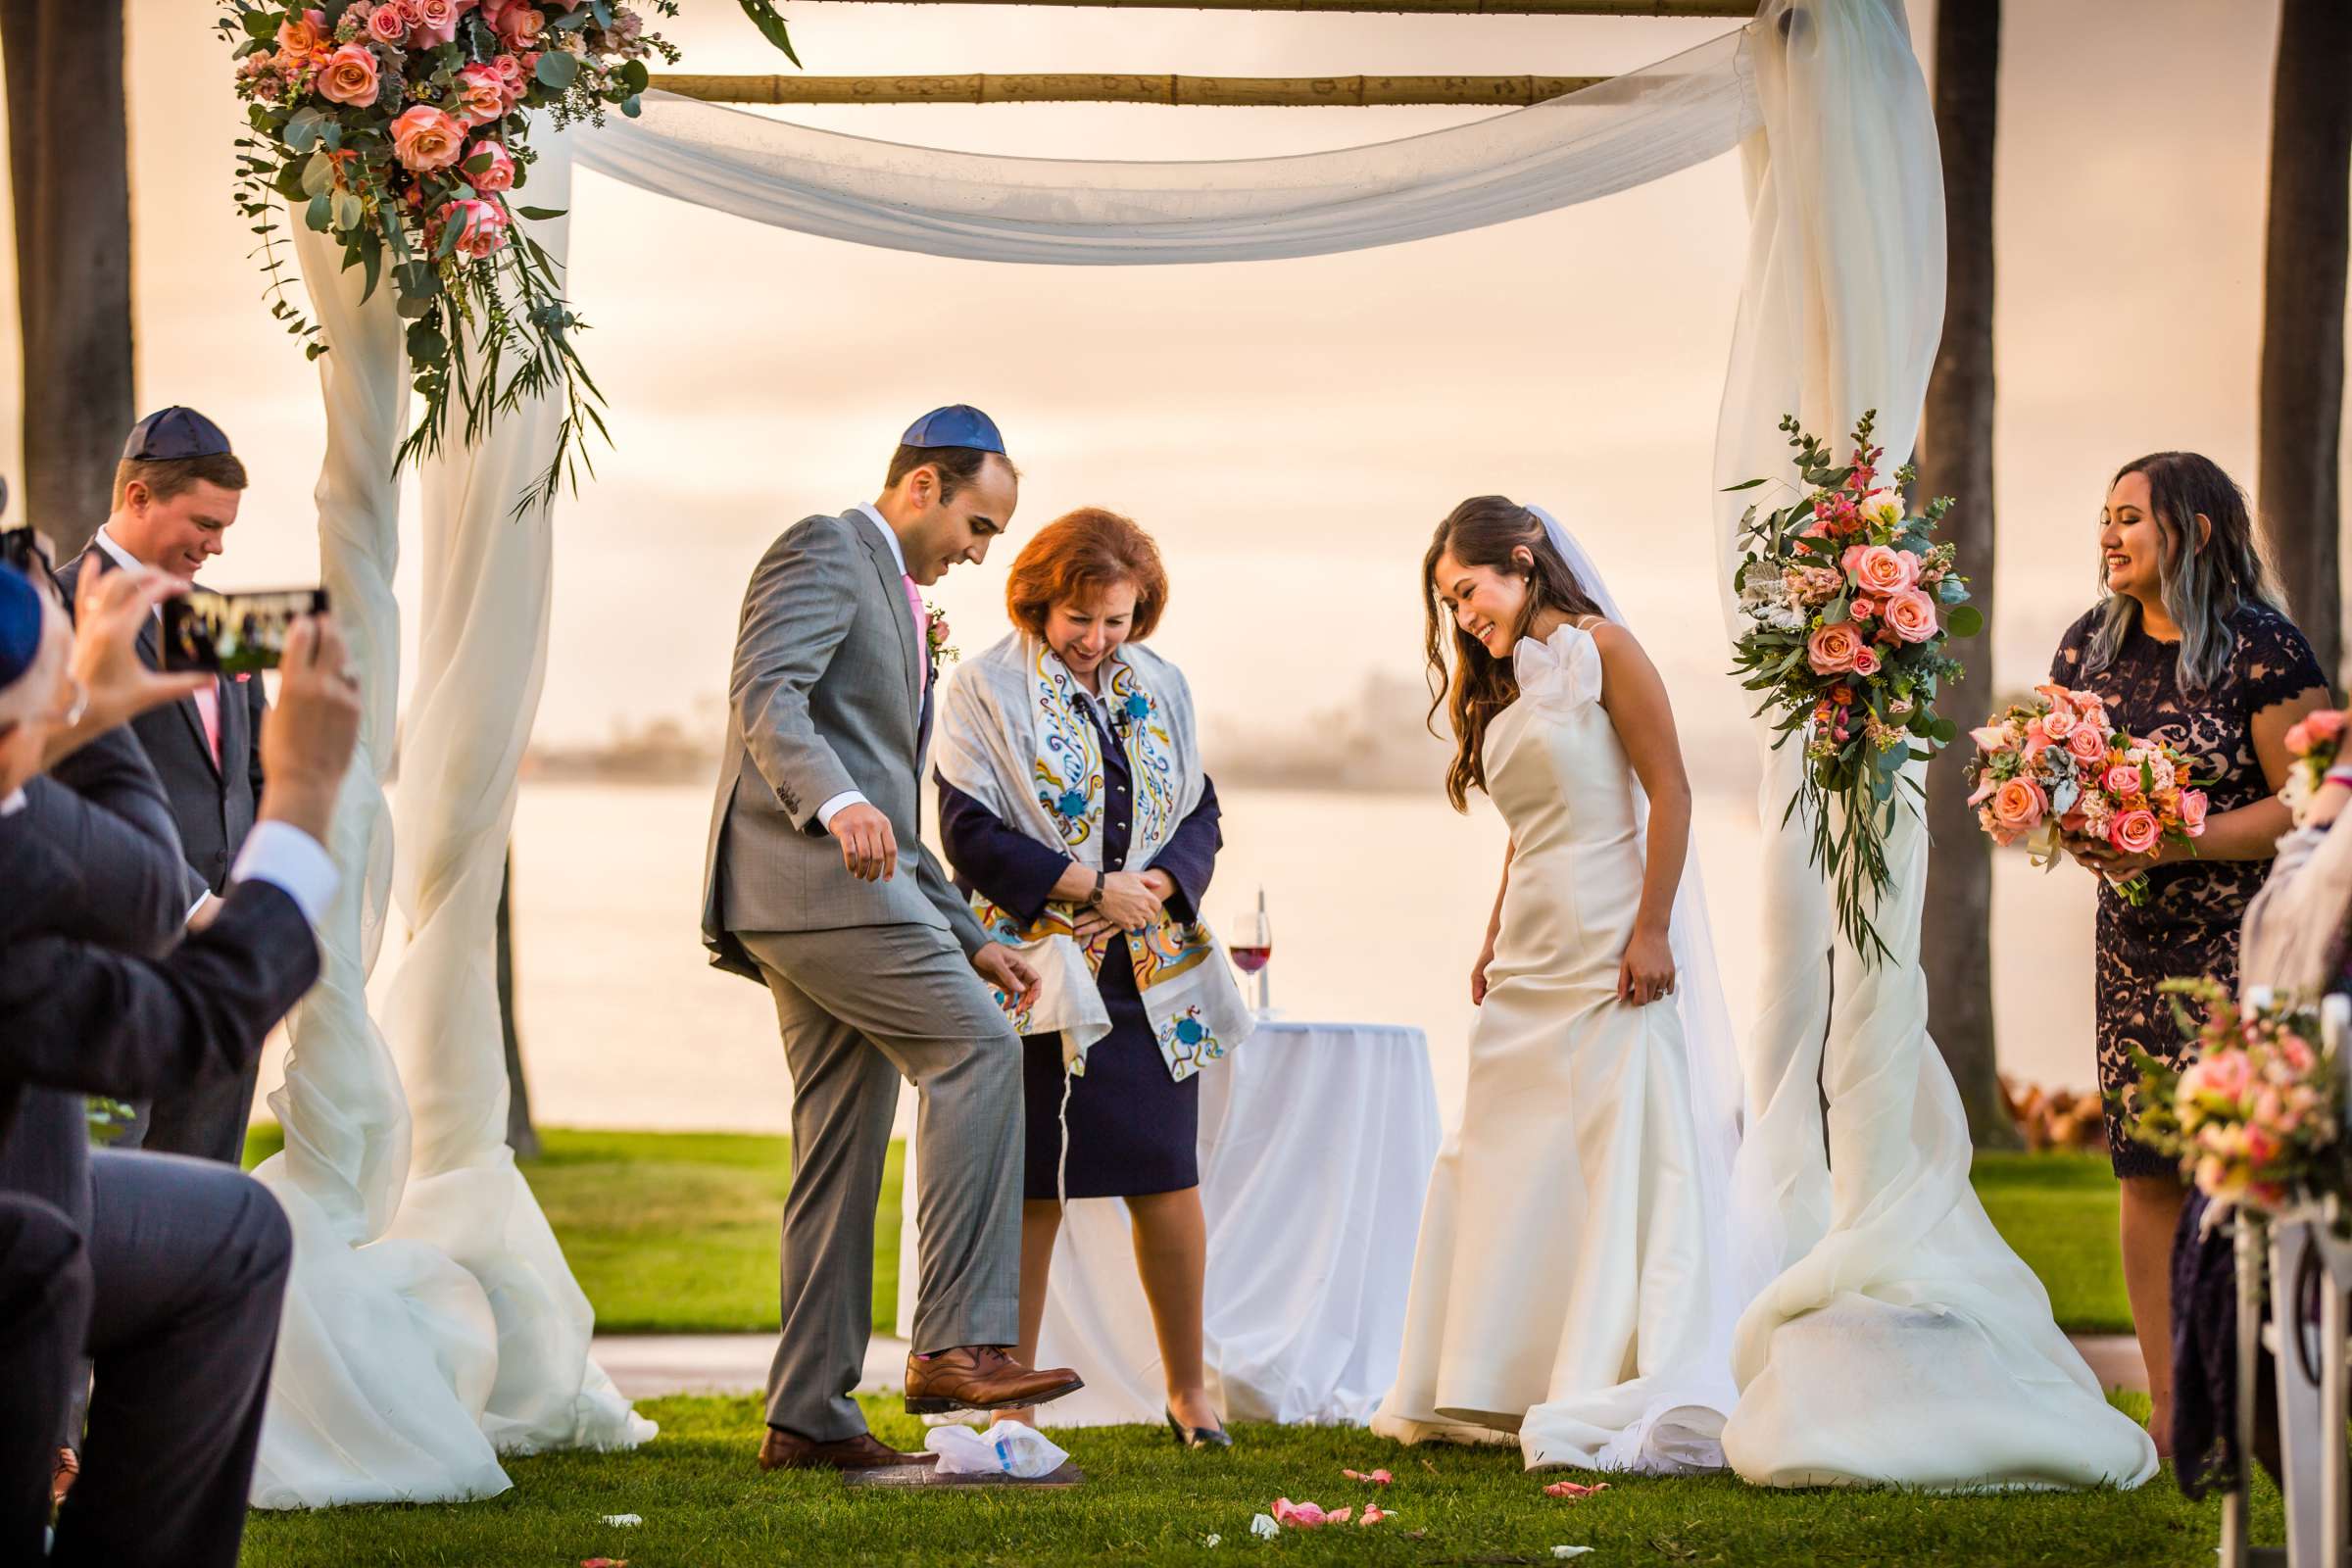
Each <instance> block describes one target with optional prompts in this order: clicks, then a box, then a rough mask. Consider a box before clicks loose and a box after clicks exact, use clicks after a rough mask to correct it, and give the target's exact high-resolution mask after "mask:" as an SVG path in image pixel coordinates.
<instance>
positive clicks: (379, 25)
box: [368, 0, 409, 49]
mask: <svg viewBox="0 0 2352 1568" xmlns="http://www.w3.org/2000/svg"><path fill="white" fill-rule="evenodd" d="M368 36H369V37H370V38H373V39H374V40H375V41H376V42H377V43H388V44H390V45H391V46H392V47H393V48H395V49H397V48H399V47H400V46H401V45H402V44H405V43H407V42H408V41H409V14H408V13H407V12H406V11H403V10H402V9H401V8H400V0H384V3H383V4H382V5H380V6H377V7H376V8H375V10H373V11H372V12H370V13H368Z"/></svg>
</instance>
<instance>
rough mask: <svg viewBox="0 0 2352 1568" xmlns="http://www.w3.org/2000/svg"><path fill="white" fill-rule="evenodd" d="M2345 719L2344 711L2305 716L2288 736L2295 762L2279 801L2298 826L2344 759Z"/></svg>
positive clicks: (2290, 767)
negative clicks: (2329, 777)
mask: <svg viewBox="0 0 2352 1568" xmlns="http://www.w3.org/2000/svg"><path fill="white" fill-rule="evenodd" d="M2345 716H2346V715H2345V713H2344V711H2343V710H2342V709H2332V708H2324V709H2321V710H2320V711H2317V712H2313V713H2306V714H2304V715H2303V717H2302V718H2301V719H2299V720H2298V721H2297V722H2296V723H2295V724H2294V725H2293V726H2292V727H2291V728H2289V729H2288V730H2287V732H2286V750H2287V755H2288V756H2290V757H2292V758H2293V759H2294V762H2293V763H2292V765H2290V766H2289V767H2288V768H2287V771H2286V787H2285V788H2284V789H2281V790H2280V791H2279V792H2278V798H2279V799H2280V800H2282V801H2284V802H2285V803H2286V807H2287V809H2288V810H2290V811H2292V812H2293V813H2294V816H2295V820H2296V821H2297V822H2301V821H2302V820H2303V814H2304V812H2305V811H2306V810H2308V809H2310V805H2311V799H2312V797H2313V796H2315V795H2317V794H2319V792H2320V786H2321V785H2323V784H2325V783H2327V771H2328V769H2329V768H2332V767H2334V766H2335V764H2336V760H2337V759H2338V758H2339V757H2341V756H2342V755H2343V748H2344V719H2345Z"/></svg>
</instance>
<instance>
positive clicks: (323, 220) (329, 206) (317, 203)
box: [302, 191, 335, 234]
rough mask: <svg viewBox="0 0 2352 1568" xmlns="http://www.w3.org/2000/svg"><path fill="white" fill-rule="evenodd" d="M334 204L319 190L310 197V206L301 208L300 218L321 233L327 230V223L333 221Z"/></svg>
mask: <svg viewBox="0 0 2352 1568" xmlns="http://www.w3.org/2000/svg"><path fill="white" fill-rule="evenodd" d="M334 216H335V210H334V204H333V203H332V202H331V201H329V200H328V199H327V195H326V192H324V191H320V192H319V194H318V195H316V196H314V197H312V198H311V204H310V206H308V207H306V208H304V209H303V214H302V221H304V222H305V223H308V224H309V225H310V226H311V227H313V228H315V229H317V230H318V231H319V233H321V234H323V233H325V232H326V231H327V225H328V224H330V223H331V222H333V221H334Z"/></svg>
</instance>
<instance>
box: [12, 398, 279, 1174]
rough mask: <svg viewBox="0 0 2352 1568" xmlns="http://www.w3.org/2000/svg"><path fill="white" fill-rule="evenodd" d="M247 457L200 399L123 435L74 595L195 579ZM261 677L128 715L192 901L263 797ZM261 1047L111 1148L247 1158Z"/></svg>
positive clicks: (72, 568)
mask: <svg viewBox="0 0 2352 1568" xmlns="http://www.w3.org/2000/svg"><path fill="white" fill-rule="evenodd" d="M244 489H245V467H244V465H243V464H241V463H240V462H239V461H238V460H237V457H236V455H235V454H234V453H232V452H231V451H230V450H229V444H228V437H227V436H226V435H225V434H223V433H222V432H221V427H220V426H219V425H217V424H215V423H213V421H212V420H210V419H208V418H206V417H204V416H203V415H201V414H199V413H197V412H196V411H195V410H194V409H183V408H176V407H175V408H169V409H162V410H159V411H158V412H156V413H154V414H151V415H149V416H147V417H145V418H144V419H141V420H140V421H139V422H138V424H137V425H136V426H135V427H133V429H132V430H131V432H130V436H129V438H128V439H127V440H125V441H124V442H123V460H122V462H121V463H120V464H118V465H117V466H116V468H115V492H114V511H113V512H112V513H111V514H110V515H108V517H107V519H106V522H105V524H104V525H103V526H102V527H100V528H99V530H98V533H97V536H96V537H95V538H93V539H92V540H91V541H90V545H89V548H88V549H86V550H84V551H83V552H82V553H81V555H80V556H78V557H77V558H75V559H74V560H73V562H71V563H69V564H67V565H66V567H65V568H64V569H63V570H61V571H60V572H59V573H58V581H59V582H60V583H61V584H62V585H63V586H64V588H65V591H66V594H67V597H68V599H69V601H71V599H72V597H73V593H74V591H75V589H76V588H77V586H78V585H79V582H80V579H81V574H82V573H83V572H84V571H99V572H105V571H113V570H115V569H117V568H118V567H121V566H126V565H133V564H140V565H145V566H147V567H150V568H151V569H153V570H156V571H161V572H164V573H166V574H168V575H170V576H173V577H185V578H189V579H193V578H194V577H195V575H196V573H197V572H198V571H200V570H201V569H203V567H204V566H205V564H207V563H209V562H210V561H211V560H212V559H213V558H214V557H215V556H218V555H220V554H221V550H222V549H223V548H224V546H225V542H226V540H227V537H228V530H229V528H230V526H231V525H233V524H234V523H235V522H236V520H237V504H238V502H239V500H240V499H241V498H242V495H243V492H244ZM159 639H160V632H159V629H158V627H157V626H156V624H155V623H154V622H152V621H151V622H150V623H149V625H148V626H147V628H146V630H144V631H142V632H141V633H140V634H139V657H140V658H141V659H142V660H144V661H145V662H146V663H147V666H148V667H149V668H150V669H152V668H155V667H157V666H158V664H159V663H160V662H161V659H160V655H159V653H158V646H159ZM263 710H264V704H263V701H262V682H261V678H260V677H259V676H252V677H235V676H223V675H216V676H214V677H213V678H212V679H211V680H209V681H207V682H206V683H205V684H204V686H203V687H202V689H200V690H199V691H198V692H197V693H196V695H195V696H193V697H189V698H184V699H182V700H181V701H179V702H175V703H171V704H168V705H166V706H165V707H163V708H160V709H158V710H156V711H154V712H151V713H146V714H143V715H141V716H140V717H139V718H137V719H135V720H133V721H132V723H131V726H130V727H131V730H132V732H133V733H134V734H135V735H136V736H137V737H138V742H139V746H140V748H141V749H142V750H144V751H145V752H146V754H147V760H148V761H149V762H151V763H153V764H154V767H155V771H156V776H157V777H158V778H160V779H162V780H163V784H164V793H165V794H166V795H167V796H168V797H169V798H170V800H171V802H172V823H173V825H174V826H175V827H177V829H178V830H179V842H180V852H181V854H182V856H183V857H184V858H185V859H186V860H187V862H188V870H187V874H186V883H187V893H186V901H187V906H188V909H189V912H190V913H191V914H193V913H195V912H196V911H197V910H199V909H202V908H204V907H206V906H209V905H211V904H214V903H215V902H217V901H218V900H219V898H220V896H221V890H222V889H223V888H225V887H226V886H227V883H228V870H229V867H230V865H232V864H233V863H235V861H236V858H237V852H238V851H239V850H241V849H243V848H244V845H245V838H246V835H247V834H249V833H251V832H252V831H253V822H254V814H255V811H256V809H257V808H258V806H259V804H260V801H261V798H262V753H261V745H260V736H261V729H262V712H263ZM260 1071H261V1068H260V1063H259V1061H258V1059H257V1060H256V1062H255V1063H254V1065H253V1066H252V1067H250V1068H249V1069H248V1070H247V1071H246V1072H244V1073H243V1074H242V1075H238V1076H231V1077H222V1078H208V1079H204V1080H201V1081H199V1082H196V1083H192V1084H187V1085H182V1086H178V1087H175V1088H172V1089H170V1090H167V1091H165V1092H164V1093H163V1094H162V1095H161V1096H159V1097H158V1098H157V1100H156V1102H155V1103H154V1104H153V1105H151V1106H144V1105H143V1106H141V1107H139V1110H140V1114H139V1117H138V1119H137V1120H136V1121H135V1122H133V1123H132V1124H131V1126H129V1127H128V1128H126V1129H125V1130H124V1131H123V1136H122V1137H121V1138H120V1139H118V1140H117V1147H119V1148H124V1149H133V1148H146V1149H152V1150H158V1151H161V1152H164V1153H168V1154H194V1155H196V1156H198V1157H199V1158H203V1159H217V1160H221V1161H222V1162H224V1163H226V1164H230V1165H237V1164H242V1163H243V1161H244V1157H245V1124H246V1122H247V1120H248V1119H249V1118H250V1117H251V1115H252V1112H253V1095H254V1087H255V1084H256V1082H257V1080H258V1078H259V1074H260Z"/></svg>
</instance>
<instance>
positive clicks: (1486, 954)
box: [1470, 937, 1495, 1007]
mask: <svg viewBox="0 0 2352 1568" xmlns="http://www.w3.org/2000/svg"><path fill="white" fill-rule="evenodd" d="M1494 961H1495V939H1494V938H1493V937H1489V938H1487V945H1486V946H1485V947H1483V948H1481V949H1479V950H1478V961H1477V962H1476V963H1474V964H1472V965H1471V966H1470V1005H1472V1006H1473V1007H1483V1006H1485V1005H1487V965H1488V964H1490V963H1493V962H1494Z"/></svg>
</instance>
